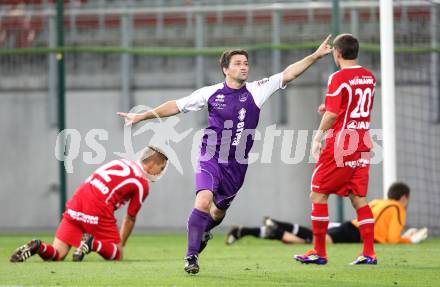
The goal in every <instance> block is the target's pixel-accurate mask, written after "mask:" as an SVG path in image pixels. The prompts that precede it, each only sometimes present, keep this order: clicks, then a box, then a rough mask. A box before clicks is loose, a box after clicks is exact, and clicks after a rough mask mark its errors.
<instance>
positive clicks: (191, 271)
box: [184, 266, 200, 274]
mask: <svg viewBox="0 0 440 287" xmlns="http://www.w3.org/2000/svg"><path fill="white" fill-rule="evenodd" d="M184 270H185V272H186V273H188V274H197V273H199V270H200V267H199V266H188V267H185V268H184Z"/></svg>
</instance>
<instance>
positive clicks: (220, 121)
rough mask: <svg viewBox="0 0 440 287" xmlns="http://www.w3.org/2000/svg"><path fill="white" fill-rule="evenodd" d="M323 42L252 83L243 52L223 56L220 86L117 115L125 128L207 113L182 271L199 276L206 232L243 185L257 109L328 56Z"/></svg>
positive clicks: (207, 235)
mask: <svg viewBox="0 0 440 287" xmlns="http://www.w3.org/2000/svg"><path fill="white" fill-rule="evenodd" d="M329 40H330V35H329V36H328V37H327V38H326V39H325V40H324V42H322V44H321V45H320V46H319V48H318V49H317V50H316V51H315V52H314V53H313V54H311V55H309V56H307V57H305V58H304V59H302V60H300V61H298V62H296V63H294V64H291V65H290V66H288V67H287V68H286V69H285V70H284V71H283V72H281V73H278V74H275V75H272V76H270V77H269V78H264V79H262V80H259V81H254V82H246V80H247V78H248V73H249V63H248V53H247V52H246V51H245V50H230V51H226V52H224V53H223V55H222V56H221V58H220V66H221V69H222V72H223V75H224V76H225V81H224V82H222V83H218V84H215V85H212V86H206V87H203V88H201V89H199V90H197V91H195V92H193V93H192V94H191V95H189V96H187V97H185V98H181V99H179V100H173V101H168V102H166V103H164V104H162V105H160V106H158V107H156V108H155V109H153V110H152V111H147V112H144V113H139V114H135V113H118V115H120V116H121V117H123V118H124V119H125V121H126V124H135V123H137V122H139V121H142V120H149V119H154V118H156V117H161V118H162V117H169V116H174V115H176V114H178V113H181V112H183V113H186V112H189V111H199V110H201V109H203V108H206V107H207V108H208V128H207V129H206V130H205V134H204V136H203V138H202V144H201V150H200V157H199V161H198V168H197V171H196V200H195V204H194V209H193V210H192V212H191V214H190V216H189V218H188V250H187V255H186V257H185V261H186V262H185V268H184V270H185V271H186V272H188V273H190V274H195V273H198V272H199V264H198V255H199V253H200V252H201V251H202V250H203V249H204V248H205V247H206V244H207V242H208V240H209V239H211V238H212V235H211V233H210V230H211V229H212V228H214V227H215V226H217V225H219V224H220V223H221V221H222V220H223V218H224V216H225V214H226V210H227V209H228V208H229V206H230V204H231V202H232V200H233V199H234V197H235V196H236V195H237V193H238V191H239V189H240V187H241V186H242V184H243V181H244V178H245V174H246V169H247V158H248V153H249V151H250V149H251V147H252V144H253V135H254V131H255V129H256V128H257V125H258V120H259V116H260V109H261V107H262V106H263V104H264V103H265V102H266V101H267V100H268V99H269V97H270V96H271V95H272V94H273V93H274V92H275V91H277V90H278V89H280V88H281V89H284V88H285V86H286V85H287V84H288V83H289V82H290V81H292V80H294V79H295V78H297V77H298V76H300V75H301V74H302V73H303V72H304V71H305V70H307V68H309V67H310V66H311V65H312V64H314V63H315V62H316V61H318V60H319V59H320V58H322V57H324V56H325V55H327V54H329V53H330V52H331V51H332V48H331V46H330V44H329Z"/></svg>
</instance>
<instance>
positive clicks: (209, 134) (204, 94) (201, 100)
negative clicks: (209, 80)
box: [176, 73, 285, 166]
mask: <svg viewBox="0 0 440 287" xmlns="http://www.w3.org/2000/svg"><path fill="white" fill-rule="evenodd" d="M282 81H283V74H282V73H279V74H275V75H273V76H271V77H270V78H264V79H262V80H259V81H254V82H250V83H246V84H245V85H244V86H243V87H242V88H240V89H232V88H230V87H228V86H227V85H226V82H223V83H219V84H216V85H212V86H207V87H203V88H201V89H199V90H197V91H195V92H193V93H192V94H191V95H189V96H187V97H185V98H182V99H179V100H177V101H176V103H177V107H178V108H179V110H180V111H181V112H183V113H186V112H189V111H199V110H201V109H203V108H205V107H208V127H207V128H206V129H205V135H204V136H203V139H202V144H201V158H200V160H201V161H203V160H210V159H211V158H212V159H215V160H217V162H218V163H219V164H226V165H229V166H230V165H237V164H238V165H246V164H247V158H248V153H249V151H250V149H251V147H252V145H253V143H254V139H253V137H254V133H255V129H256V128H257V125H258V121H259V118H260V109H261V107H262V106H263V105H264V103H265V102H266V101H267V100H268V99H269V97H270V96H271V95H272V94H273V93H274V92H275V91H277V90H278V89H280V88H282V89H284V88H285V87H283V86H282Z"/></svg>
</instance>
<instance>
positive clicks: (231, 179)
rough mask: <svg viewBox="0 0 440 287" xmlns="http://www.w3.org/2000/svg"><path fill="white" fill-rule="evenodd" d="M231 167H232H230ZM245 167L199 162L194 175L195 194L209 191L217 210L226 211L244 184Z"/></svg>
mask: <svg viewBox="0 0 440 287" xmlns="http://www.w3.org/2000/svg"><path fill="white" fill-rule="evenodd" d="M232 166H233V165H232ZM246 169H247V166H243V165H241V166H239V167H237V166H236V167H235V168H233V167H231V165H226V164H225V165H223V164H219V163H218V162H217V160H216V159H211V160H208V161H199V166H198V169H197V173H196V193H198V192H199V191H201V190H205V189H207V190H210V191H212V193H213V195H214V204H215V205H216V207H217V208H219V209H222V210H227V209H228V208H229V206H230V205H231V202H232V200H234V198H235V196H236V195H237V193H238V191H239V190H240V188H241V186H242V185H243V182H244V176H245V174H246Z"/></svg>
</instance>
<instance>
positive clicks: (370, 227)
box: [356, 205, 375, 256]
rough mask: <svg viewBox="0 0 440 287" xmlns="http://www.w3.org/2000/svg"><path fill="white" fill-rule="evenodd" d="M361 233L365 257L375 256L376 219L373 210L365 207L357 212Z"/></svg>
mask: <svg viewBox="0 0 440 287" xmlns="http://www.w3.org/2000/svg"><path fill="white" fill-rule="evenodd" d="M356 213H357V219H358V222H359V232H360V234H361V237H362V240H363V241H364V251H363V255H366V256H375V252H374V217H373V213H372V212H371V208H370V207H369V206H368V205H365V206H363V207H361V208H359V209H358V210H356Z"/></svg>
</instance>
